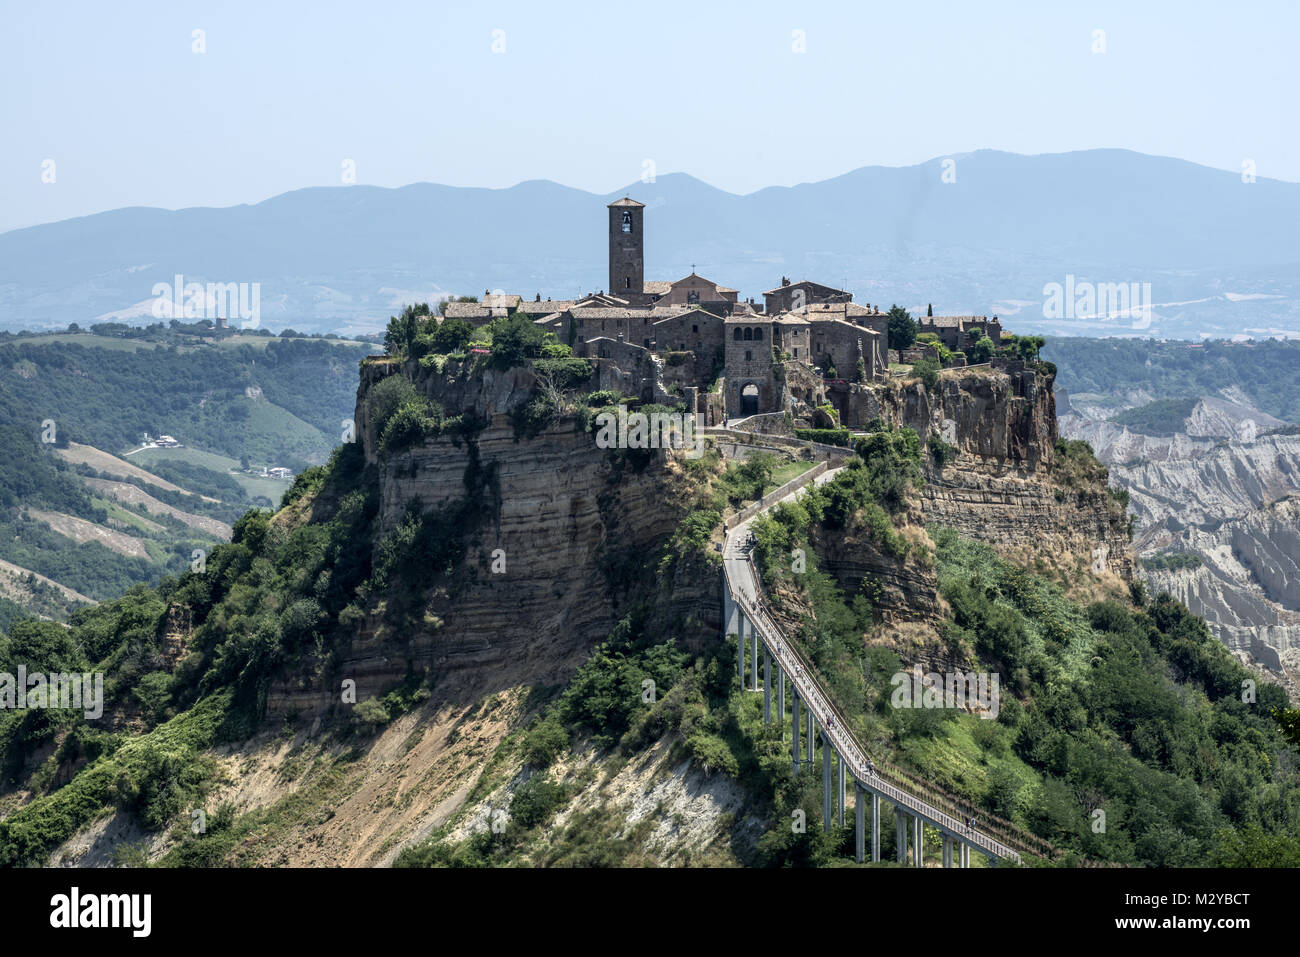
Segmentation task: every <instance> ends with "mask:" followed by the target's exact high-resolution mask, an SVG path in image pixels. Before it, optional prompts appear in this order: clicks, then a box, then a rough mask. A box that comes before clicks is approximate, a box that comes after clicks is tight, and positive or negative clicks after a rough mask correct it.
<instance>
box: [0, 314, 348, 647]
mask: <svg viewBox="0 0 1300 957" xmlns="http://www.w3.org/2000/svg"><path fill="white" fill-rule="evenodd" d="M161 335H162V341H151V340H149V339H134V340H123V339H112V338H104V337H99V336H78V335H51V336H39V337H33V338H17V339H9V340H6V341H0V571H4V570H5V569H7V571H5V574H4V575H3V576H0V632H4V631H5V630H7V628H8V625H9V624H10V623H11V622H12V621H14V620H16V619H17V618H18V617H19V616H20V615H21V614H22V613H31V614H37V615H41V616H45V617H49V618H63V617H66V615H67V613H68V612H69V611H70V610H71V609H72V608H74V607H75V606H76V605H77V604H78V603H79V602H82V601H84V600H86V599H87V598H89V599H92V600H96V601H101V600H104V599H109V598H114V597H117V596H118V595H120V594H122V592H123V591H125V590H126V589H127V588H129V587H130V586H132V585H133V584H137V583H140V582H157V581H158V580H159V578H160V576H161V575H163V574H172V575H175V574H179V573H181V572H182V571H184V570H186V569H187V568H189V567H190V563H191V560H192V556H193V552H194V550H195V549H201V550H203V551H204V552H205V553H206V552H210V551H211V549H212V548H213V546H214V545H215V544H217V543H218V542H220V541H228V540H229V539H230V537H231V525H232V524H233V523H234V522H235V521H236V520H237V519H238V518H239V516H240V515H242V514H244V512H246V511H247V510H248V509H250V508H253V507H255V506H261V507H264V508H270V507H273V506H277V505H279V502H280V497H281V496H282V495H283V494H284V491H285V490H286V489H287V488H288V487H289V482H288V481H287V480H283V479H273V478H270V477H267V476H263V475H262V474H261V469H262V468H265V467H267V466H287V467H289V468H291V469H292V470H293V471H294V472H300V471H301V470H303V469H304V468H306V467H308V466H309V465H311V464H314V463H321V462H323V461H324V460H325V459H326V457H327V456H328V455H329V453H330V451H331V450H332V449H333V448H334V447H335V446H337V445H338V444H339V441H340V439H341V436H342V428H341V426H342V422H343V420H344V419H349V418H350V417H351V415H352V411H353V406H354V400H355V396H356V389H357V379H358V374H357V369H358V362H359V360H360V358H361V357H362V356H363V355H364V354H365V353H366V352H367V351H368V349H369V347H368V346H366V345H365V344H361V343H332V342H326V341H322V340H302V339H284V340H281V339H270V340H267V339H259V338H258V337H248V338H249V339H250V341H249V342H245V343H242V344H237V345H236V344H230V343H226V344H221V345H216V344H197V343H196V344H191V345H185V346H183V347H180V348H178V347H177V346H176V345H175V342H176V341H177V338H178V337H175V336H170V337H169V334H166V333H164V334H161ZM179 338H180V339H181V340H182V341H183V340H184V337H179ZM191 341H192V337H191ZM47 426H48V427H49V428H50V429H51V430H52V431H50V432H49V435H50V437H52V438H53V439H54V441H53V442H45V441H42V439H43V438H44V437H45V436H46V432H47ZM145 432H148V433H149V434H151V435H153V436H158V435H159V434H163V433H166V434H170V435H173V436H175V437H176V438H177V439H178V440H179V442H180V443H181V445H180V446H179V447H159V446H157V445H156V444H154V445H151V446H149V447H144V448H142V447H141V443H140V437H141V434H142V433H145ZM245 459H246V460H247V461H248V464H249V466H251V467H252V468H250V469H247V470H246V469H245V468H244V467H243V465H242V462H241V460H245ZM6 563H9V564H6ZM69 589H71V590H72V593H69V591H68V590H69Z"/></svg>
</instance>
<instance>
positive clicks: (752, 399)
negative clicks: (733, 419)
mask: <svg viewBox="0 0 1300 957" xmlns="http://www.w3.org/2000/svg"><path fill="white" fill-rule="evenodd" d="M740 414H741V416H742V417H744V416H747V415H758V386H756V385H755V384H754V383H752V382H747V383H745V385H743V386H742V387H741V389H740Z"/></svg>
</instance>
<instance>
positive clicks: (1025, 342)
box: [1016, 336, 1047, 362]
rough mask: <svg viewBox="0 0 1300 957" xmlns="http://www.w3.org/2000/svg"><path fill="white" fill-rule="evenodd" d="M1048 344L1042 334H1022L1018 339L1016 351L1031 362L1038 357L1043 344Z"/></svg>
mask: <svg viewBox="0 0 1300 957" xmlns="http://www.w3.org/2000/svg"><path fill="white" fill-rule="evenodd" d="M1045 345H1047V340H1046V339H1044V338H1043V337H1042V336H1021V337H1020V338H1019V339H1017V340H1016V353H1017V354H1018V355H1019V356H1020V358H1021V359H1024V360H1025V361H1026V362H1031V361H1033V360H1035V359H1037V358H1038V352H1039V350H1040V349H1042V348H1043V346H1045Z"/></svg>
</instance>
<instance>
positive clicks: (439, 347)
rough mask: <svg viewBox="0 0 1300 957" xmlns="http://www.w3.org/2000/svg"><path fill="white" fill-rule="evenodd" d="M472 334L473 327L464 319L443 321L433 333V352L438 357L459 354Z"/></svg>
mask: <svg viewBox="0 0 1300 957" xmlns="http://www.w3.org/2000/svg"><path fill="white" fill-rule="evenodd" d="M473 334H474V327H473V326H472V325H470V324H469V323H468V322H466V321H465V320H464V319H444V320H443V321H442V322H440V323H439V324H438V328H437V329H435V330H434V331H433V351H434V352H436V353H438V354H439V355H446V354H447V353H449V352H460V351H462V350H463V349H464V348H465V347H466V346H467V345H469V339H470V336H472V335H473Z"/></svg>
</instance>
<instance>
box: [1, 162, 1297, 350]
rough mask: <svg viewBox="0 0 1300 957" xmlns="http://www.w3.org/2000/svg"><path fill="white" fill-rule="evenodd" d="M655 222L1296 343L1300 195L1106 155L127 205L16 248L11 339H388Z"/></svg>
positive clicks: (798, 274)
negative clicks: (117, 332)
mask: <svg viewBox="0 0 1300 957" xmlns="http://www.w3.org/2000/svg"><path fill="white" fill-rule="evenodd" d="M623 195H630V196H632V197H633V198H635V199H638V200H640V201H641V202H644V203H646V204H647V206H648V207H649V208H648V210H647V217H646V248H647V260H646V277H647V278H648V279H650V278H654V279H677V278H680V277H681V276H684V275H686V274H688V273H690V272H691V271H692V270H693V269H694V270H696V271H698V272H699V273H700V274H701V275H704V276H707V277H708V278H710V279H713V280H715V281H717V282H720V283H723V284H726V285H730V286H733V287H736V288H738V289H740V290H741V294H742V296H745V297H749V296H753V297H755V298H756V299H758V300H759V301H761V293H762V292H763V290H765V289H769V288H772V287H773V286H776V285H777V284H778V282H779V280H780V279H781V277H782V276H789V277H790V278H792V279H799V278H815V279H817V280H818V281H821V282H824V283H827V284H829V285H833V286H843V287H845V288H848V289H849V290H850V291H852V292H853V293H854V295H855V298H856V299H857V300H858V301H860V302H869V303H883V304H886V305H887V304H889V303H893V302H898V303H900V304H903V305H906V306H908V307H909V308H912V309H914V310H923V309H925V308H926V306H927V305H928V304H931V303H933V305H934V310H935V313H936V314H984V315H987V314H998V315H1000V316H1001V317H1003V318H1004V319H1009V324H1010V326H1011V327H1012V328H1013V329H1015V330H1018V331H1024V332H1029V331H1034V332H1045V333H1049V334H1054V335H1142V336H1152V335H1154V336H1158V337H1165V338H1197V337H1203V336H1211V335H1213V336H1217V337H1232V336H1253V337H1257V338H1258V337H1263V336H1267V335H1283V334H1288V333H1289V334H1291V335H1300V284H1298V283H1297V276H1300V237H1298V236H1297V233H1296V230H1295V228H1294V224H1295V222H1296V221H1297V219H1300V184H1295V183H1288V182H1282V181H1278V180H1270V179H1266V178H1259V179H1258V180H1257V181H1255V182H1250V183H1247V182H1243V177H1242V176H1241V175H1239V174H1237V173H1233V172H1225V171H1222V170H1215V169H1210V168H1208V167H1204V166H1199V165H1196V164H1193V163H1189V162H1185V161H1182V160H1177V159H1169V158H1162V157H1155V156H1148V155H1144V154H1140V153H1134V152H1130V151H1126V150H1116V149H1101V150H1088V151H1082V152H1073V153H1061V154H1046V155H1037V156H1024V155H1018V154H1013V153H1005V152H997V151H991V150H982V151H978V152H974V153H969V154H964V155H957V156H952V157H940V158H936V159H933V160H931V161H929V162H926V163H922V164H919V165H916V166H910V167H880V166H869V167H863V168H861V169H857V170H854V171H852V172H849V173H846V174H844V175H842V176H839V177H836V178H833V179H829V180H825V181H822V182H817V183H804V184H800V185H797V186H793V187H770V188H767V189H763V190H759V191H758V192H755V193H751V194H748V195H745V196H739V195H735V194H732V193H728V192H725V191H723V190H720V189H716V188H714V187H712V186H710V185H708V184H706V183H704V182H701V181H700V180H698V179H695V178H693V177H691V176H689V175H686V174H681V173H674V174H668V175H663V176H659V177H657V179H655V181H653V182H636V183H632V184H630V185H628V186H627V187H626V188H624V189H621V190H617V191H615V192H613V193H610V194H606V195H596V194H593V193H589V192H586V191H583V190H579V189H574V188H570V187H566V186H562V185H559V184H557V183H554V182H550V181H543V180H534V181H528V182H523V183H520V184H518V185H516V186H513V187H510V188H509V189H482V188H470V187H455V186H444V185H437V184H432V183H416V184H412V185H409V186H405V187H401V188H394V189H388V188H381V187H375V186H365V185H355V186H346V187H316V188H309V189H301V190H296V191H293V192H289V193H285V194H282V195H279V196H275V197H272V198H271V199H267V200H265V201H264V202H260V203H256V204H252V205H240V206H232V207H225V208H191V209H180V210H164V209H154V208H144V207H131V208H124V209H118V210H112V211H109V212H104V213H99V214H96V215H93V216H86V217H81V218H77V219H70V220H64V221H61V222H56V223H49V224H44V225H39V226H32V227H28V228H25V229H18V230H13V231H10V232H7V233H4V234H0V328H8V329H21V328H29V329H36V328H49V327H61V326H64V325H66V324H68V323H70V322H77V323H80V324H83V325H84V324H86V323H87V322H95V321H103V320H109V319H117V320H126V321H131V322H148V321H154V320H153V316H154V315H155V313H154V309H153V305H154V303H153V295H154V294H153V289H154V286H155V284H158V283H166V284H168V285H170V284H171V283H172V281H173V277H174V276H175V275H177V274H180V275H183V276H184V277H185V280H186V281H198V282H205V283H206V282H220V283H230V282H236V283H259V284H260V307H261V311H260V322H261V323H262V324H264V325H265V326H267V327H269V328H271V329H279V328H284V327H286V326H292V327H293V328H295V329H299V330H307V331H322V332H324V331H330V332H342V333H355V332H371V331H375V330H376V329H378V328H380V326H381V325H382V323H383V322H384V321H386V319H387V317H388V316H389V315H390V314H391V313H392V312H394V311H396V310H397V309H398V308H400V306H401V305H402V304H403V303H405V302H411V301H422V300H426V299H428V300H433V299H436V298H438V297H439V296H441V295H448V294H455V295H466V294H468V295H481V294H482V293H483V291H484V290H486V289H491V290H496V289H504V290H507V291H513V292H519V293H521V294H524V295H528V296H532V295H534V294H537V295H541V296H542V297H543V298H547V297H552V298H556V299H560V298H571V297H572V296H574V295H575V294H577V293H580V292H584V293H585V292H590V291H596V290H599V289H602V288H603V287H604V286H605V285H606V275H607V273H606V252H605V248H604V244H605V235H606V227H605V211H604V209H603V207H604V205H605V204H606V203H608V202H610V201H612V200H613V199H616V198H618V197H620V196H623ZM1069 276H1073V277H1075V279H1076V280H1077V281H1078V282H1092V283H1150V284H1151V298H1152V300H1153V308H1152V310H1151V322H1150V323H1149V324H1147V323H1144V322H1142V321H1141V320H1136V321H1135V320H1133V319H1131V318H1128V317H1125V316H1119V317H1110V318H1107V317H1104V316H1103V317H1094V318H1089V317H1086V316H1084V317H1078V318H1069V319H1045V318H1044V317H1043V313H1044V309H1043V303H1044V300H1045V298H1046V293H1045V290H1044V287H1045V286H1046V285H1047V284H1049V283H1053V282H1055V283H1061V284H1065V283H1066V282H1067V277H1069Z"/></svg>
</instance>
